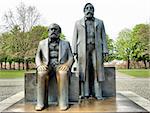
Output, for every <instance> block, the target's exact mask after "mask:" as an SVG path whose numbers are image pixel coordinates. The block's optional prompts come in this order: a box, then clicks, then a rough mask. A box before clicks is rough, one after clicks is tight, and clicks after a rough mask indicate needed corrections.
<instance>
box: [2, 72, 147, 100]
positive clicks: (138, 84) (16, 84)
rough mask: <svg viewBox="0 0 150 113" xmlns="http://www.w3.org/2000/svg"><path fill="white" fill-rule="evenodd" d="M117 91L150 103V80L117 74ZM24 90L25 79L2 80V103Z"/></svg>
mask: <svg viewBox="0 0 150 113" xmlns="http://www.w3.org/2000/svg"><path fill="white" fill-rule="evenodd" d="M116 89H117V91H132V92H134V93H136V94H138V95H140V96H142V97H144V98H146V99H148V100H149V101H150V78H135V77H131V76H128V75H125V74H122V73H119V72H117V73H116ZM23 90H24V79H0V101H2V100H4V99H6V98H8V97H10V96H12V95H14V94H16V93H18V92H20V91H23Z"/></svg>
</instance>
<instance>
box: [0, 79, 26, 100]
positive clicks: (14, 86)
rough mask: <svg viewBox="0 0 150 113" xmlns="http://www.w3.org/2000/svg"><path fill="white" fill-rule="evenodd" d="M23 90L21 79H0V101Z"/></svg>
mask: <svg viewBox="0 0 150 113" xmlns="http://www.w3.org/2000/svg"><path fill="white" fill-rule="evenodd" d="M23 90H24V80H23V79H0V101H2V100H4V99H6V98H8V97H10V96H12V95H14V94H16V93H18V92H20V91H23Z"/></svg>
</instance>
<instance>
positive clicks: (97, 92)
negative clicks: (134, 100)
mask: <svg viewBox="0 0 150 113" xmlns="http://www.w3.org/2000/svg"><path fill="white" fill-rule="evenodd" d="M84 15H85V16H84V18H82V19H81V20H78V21H77V22H76V23H75V27H74V35H73V53H74V55H77V60H78V69H79V77H80V96H81V98H84V97H87V98H88V97H90V96H92V97H95V98H97V99H104V98H103V97H102V86H101V83H102V81H104V80H105V75H104V64H103V59H104V56H105V55H106V54H107V53H108V49H107V43H106V33H105V28H104V23H103V21H102V20H100V19H97V18H95V17H94V6H93V5H92V4H91V3H87V4H86V5H85V7H84Z"/></svg>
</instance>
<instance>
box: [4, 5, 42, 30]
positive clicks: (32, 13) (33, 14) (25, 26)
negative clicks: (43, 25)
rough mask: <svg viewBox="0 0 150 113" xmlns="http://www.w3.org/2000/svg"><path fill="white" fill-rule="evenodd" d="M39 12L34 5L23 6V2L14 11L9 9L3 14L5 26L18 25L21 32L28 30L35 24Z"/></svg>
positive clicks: (38, 17)
mask: <svg viewBox="0 0 150 113" xmlns="http://www.w3.org/2000/svg"><path fill="white" fill-rule="evenodd" d="M39 19H40V14H39V12H38V11H37V9H36V8H35V7H34V6H25V4H24V3H20V5H19V6H18V7H17V8H16V13H15V12H14V11H12V10H9V11H8V12H7V13H5V15H4V20H5V26H6V28H8V29H13V28H14V27H15V26H16V25H17V26H19V27H20V29H21V31H22V32H25V31H29V30H30V29H32V27H33V26H35V25H37V23H38V20H39Z"/></svg>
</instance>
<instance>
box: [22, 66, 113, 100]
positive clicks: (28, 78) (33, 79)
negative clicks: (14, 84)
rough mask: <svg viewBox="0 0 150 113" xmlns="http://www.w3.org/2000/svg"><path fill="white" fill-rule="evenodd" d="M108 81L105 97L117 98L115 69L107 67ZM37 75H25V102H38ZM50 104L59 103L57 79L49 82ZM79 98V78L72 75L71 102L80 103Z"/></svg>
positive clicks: (104, 91) (105, 82)
mask: <svg viewBox="0 0 150 113" xmlns="http://www.w3.org/2000/svg"><path fill="white" fill-rule="evenodd" d="M105 76H106V80H105V81H104V82H103V83H102V91H103V96H104V97H112V96H116V84H115V67H105ZM36 91H37V75H36V72H35V71H34V72H26V73H25V101H26V102H36V98H37V96H36V95H37V94H36V93H37V92H36ZM48 95H49V97H48V100H49V102H55V101H57V86H56V79H55V77H52V78H50V81H49V93H48ZM78 98H79V77H78V76H76V75H75V73H72V75H71V76H70V78H69V101H70V102H78V100H79V99H78Z"/></svg>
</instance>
